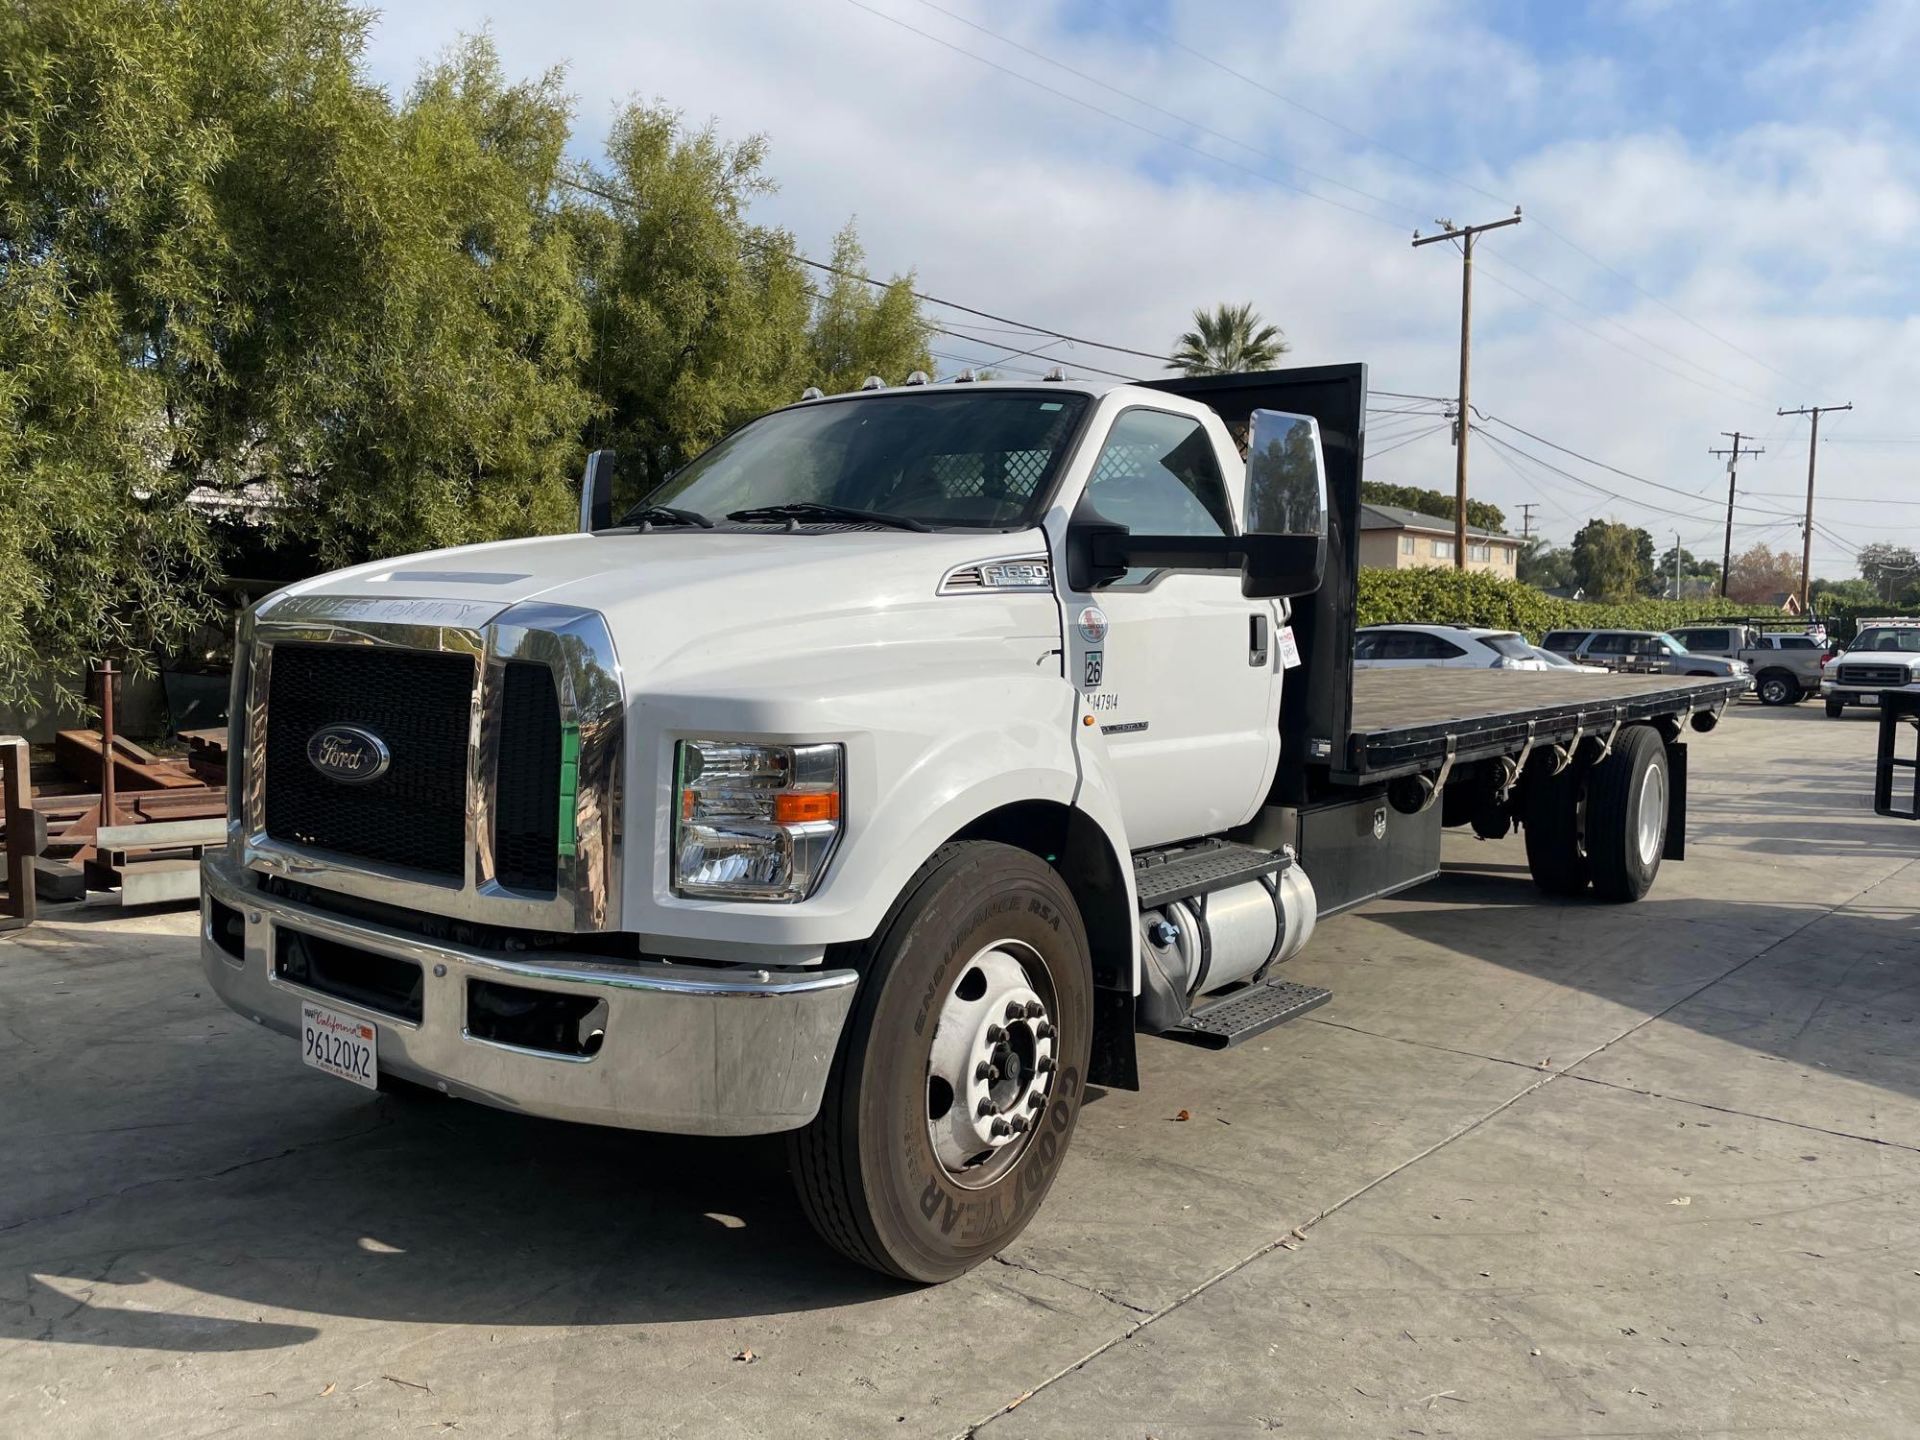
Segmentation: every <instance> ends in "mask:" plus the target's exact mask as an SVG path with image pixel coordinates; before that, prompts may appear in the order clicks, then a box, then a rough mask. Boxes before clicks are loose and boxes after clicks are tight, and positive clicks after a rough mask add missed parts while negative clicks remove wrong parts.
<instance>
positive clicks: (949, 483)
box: [203, 365, 1738, 1281]
mask: <svg viewBox="0 0 1920 1440" xmlns="http://www.w3.org/2000/svg"><path fill="white" fill-rule="evenodd" d="M915 382H918V383H915ZM915 382H910V383H909V384H907V385H905V386H901V387H896V388H886V387H882V386H880V385H879V383H878V382H877V381H876V382H870V385H869V387H868V388H866V389H864V390H862V391H860V392H857V393H854V394H849V395H840V396H833V397H814V398H809V399H807V400H805V401H804V402H802V403H800V404H797V405H794V406H791V407H789V408H787V409H784V410H780V411H777V412H775V413H773V414H770V415H766V416H763V417H761V418H760V419H757V420H754V421H752V422H751V423H749V424H747V425H745V426H743V427H742V428H740V429H738V430H736V431H735V432H733V433H732V434H731V435H729V436H727V437H726V438H725V439H724V440H722V441H721V442H720V443H719V444H717V445H716V446H715V447H714V448H713V449H712V450H710V451H708V452H707V453H706V454H705V455H703V456H701V457H699V458H698V459H696V460H694V461H693V462H692V463H691V464H689V465H688V466H686V467H685V468H684V469H682V470H681V471H679V473H678V474H676V475H674V476H673V477H672V478H671V479H669V480H668V481H667V482H666V483H665V484H664V485H662V486H661V487H660V488H659V489H658V490H657V491H656V492H655V493H653V494H652V495H650V496H648V497H646V500H645V502H644V503H643V504H641V505H639V506H637V507H635V508H634V509H632V510H631V511H629V512H628V513H627V514H625V515H624V516H622V517H619V518H618V520H617V521H616V517H615V516H614V515H613V513H612V510H611V505H610V502H609V499H608V496H609V494H610V457H608V456H606V455H605V454H604V453H601V454H599V455H596V456H595V457H594V459H593V460H592V461H591V462H590V463H589V466H588V474H587V477H586V480H585V482H584V484H583V494H582V531H583V533H580V534H575V535H566V536H552V537H546V538H537V539H528V540H518V541H508V542H501V543H497V544H489V545H480V546H474V547H470V548H467V549H462V550H457V551H449V552H444V553H438V554H429V555H415V556H409V557H406V558H402V559H398V560H384V561H379V562H377V563H374V564H369V565H363V566H359V567H357V568H354V569H351V570H344V571H340V572H338V573H335V574H329V575H323V576H321V577H319V578H317V579H314V580H311V581H307V582H305V583H302V584H299V585H295V586H292V587H290V588H289V589H287V590H284V591H281V592H280V593H278V594H276V595H273V596H271V597H269V598H268V599H266V600H265V601H263V602H262V603H261V604H260V605H259V606H258V607H257V608H256V609H255V610H254V611H253V612H252V613H251V614H250V615H248V616H247V617H246V619H245V621H244V623H243V626H242V632H241V635H240V637H239V644H238V646H237V655H238V662H237V664H236V670H235V680H234V704H233V722H232V736H231V766H232V771H231V792H230V793H231V795H232V811H231V816H230V824H229V842H228V844H227V846H226V847H225V849H224V851H223V852H222V853H219V854H216V855H211V856H209V858H208V859H207V861H206V863H205V867H204V887H203V888H204V897H203V922H204V951H205V956H206V967H207V970H208V973H209V975H210V976H211V979H212V983H213V985H214V987H215V989H216V990H217V991H218V993H219V994H220V995H221V996H222V997H223V998H224V999H225V1000H226V1002H227V1003H228V1004H229V1005H231V1006H232V1007H233V1008H234V1009H235V1010H237V1011H238V1012H240V1013H241V1014H243V1015H246V1016H250V1017H251V1018H253V1019H254V1020H256V1021H257V1022H259V1023H260V1024H262V1025H265V1026H267V1027H270V1028H272V1029H275V1030H278V1031H282V1032H284V1033H286V1034H288V1035H290V1036H293V1037H296V1038H297V1040H298V1042H299V1046H300V1052H301V1056H302V1058H303V1059H304V1060H305V1061H306V1063H308V1064H309V1065H312V1066H315V1067H317V1068H320V1069H322V1070H326V1071H329V1072H331V1073H333V1074H335V1075H337V1076H340V1077H341V1078H343V1079H345V1080H350V1081H353V1082H355V1083H358V1084H361V1085H365V1086H369V1087H372V1086H376V1085H378V1086H389V1085H393V1084H395V1083H396V1082H397V1083H399V1084H402V1085H412V1086H415V1087H428V1088H431V1089H437V1090H439V1091H443V1092H445V1093H447V1094H449V1095H453V1096H459V1097H464V1098H467V1099H472V1100H478V1101H482V1102H485V1103H487V1104H491V1105H496V1106H501V1107H505V1108H508V1109H512V1110H517V1111H521V1112H525V1113H528V1114H534V1115H542V1116H551V1117H557V1118H560V1119H566V1120H575V1121H587V1122H593V1123H599V1124H606V1125H618V1126H627V1127H631V1128H635V1129H643V1130H644V1129H651V1130H665V1131H683V1132H698V1133H706V1134H751V1133H767V1132H777V1131H788V1132H791V1136H792V1139H791V1158H792V1167H793V1173H794V1178H795V1182H796V1185H797V1188H798V1190H799V1192H800V1195H801V1197H802V1200H803V1203H804V1204H805V1207H806V1209H807V1211H808V1213H809V1214H810V1216H811V1218H812V1219H813V1221H814V1223H815V1225H816V1226H817V1228H818V1229H819V1231H820V1233H821V1234H822V1235H823V1236H824V1237H825V1238H826V1239H827V1240H828V1241H829V1242H830V1243H832V1244H833V1245H835V1246H837V1247H838V1248H839V1249H840V1250H842V1251H843V1252H845V1253H846V1254H847V1255H849V1256H851V1257H853V1258H854V1259H856V1260H858V1261H860V1262H862V1263H865V1264H867V1265H870V1266H873V1267H874V1268H876V1269H879V1270H882V1271H885V1272H888V1273H891V1274H894V1275H899V1276H903V1277H907V1278H910V1279H915V1280H921V1281H933V1280H940V1279H944V1278H947V1277H951V1276H953V1275H957V1274H959V1273H961V1272H962V1271H964V1270H965V1269H967V1268H968V1267H969V1266H971V1265H974V1264H976V1263H978V1262H979V1261H981V1260H982V1259H984V1258H986V1257H987V1256H989V1255H992V1254H993V1253H995V1252H996V1251H998V1250H1000V1249H1001V1248H1002V1247H1003V1246H1005V1245H1006V1244H1007V1243H1008V1241H1009V1240H1011V1239H1012V1238H1013V1237H1014V1236H1015V1235H1016V1234H1018V1233H1019V1231H1020V1230H1021V1228H1022V1227H1023V1226H1024V1225H1025V1224H1026V1223H1027V1221H1028V1219H1029V1218H1030V1217H1031V1216H1032V1215H1033V1213H1034V1210H1035V1208H1036V1207H1037V1206H1038V1205H1039V1203H1040V1201H1041V1199H1042V1197H1043V1196H1044V1195H1045V1193H1046V1191H1047V1189H1048V1186H1049V1185H1050V1184H1051V1183H1052V1181H1053V1179H1054V1176H1055V1175H1056V1173H1057V1172H1058V1169H1059V1166H1060V1164H1061V1161H1062V1158H1063V1156H1064V1155H1065V1153H1066V1150H1067V1147H1068V1143H1069V1141H1070V1140H1071V1138H1072V1136H1073V1132H1074V1127H1075V1122H1076V1120H1077V1118H1078V1116H1079V1111H1080V1107H1081V1104H1082V1102H1083V1100H1084V1099H1085V1098H1086V1095H1087V1090H1088V1086H1089V1085H1095V1084H1100V1085H1110V1086H1112V1085H1117V1086H1124V1087H1132V1086H1134V1085H1135V1084H1136V1083H1137V1081H1136V1075H1135V1064H1134V1056H1135V1050H1134V1047H1135V1035H1136V1032H1141V1031H1144V1032H1148V1033H1154V1034H1162V1035H1168V1036H1172V1037H1175V1038H1181V1039H1186V1040H1189V1041H1193V1042H1196V1043H1201V1044H1208V1045H1215V1046H1224V1045H1228V1044H1231V1043H1233V1042H1234V1041H1236V1040H1238V1039H1243V1038H1245V1037H1246V1036H1248V1035H1251V1034H1256V1033H1259V1032H1261V1031H1262V1030H1264V1029H1266V1028H1268V1027H1270V1026H1271V1025H1273V1024H1275V1023H1277V1022H1278V1021H1280V1020H1283V1019H1286V1018H1288V1017H1290V1016H1292V1015H1295V1014H1298V1013H1300V1012H1301V1011H1303V1010H1305V1009H1308V1008H1311V1007H1312V1006H1313V1005H1314V1004H1317V1003H1319V1002H1320V1001H1321V1000H1324V999H1325V998H1326V992H1325V991H1323V990H1315V989H1311V988H1310V987H1305V986H1300V985H1294V984H1289V983H1287V982H1285V981H1283V980H1281V979H1280V978H1279V977H1278V976H1277V975H1276V973H1275V970H1276V967H1278V966H1280V965H1281V964H1282V963H1283V962H1284V961H1285V960H1287V959H1288V958H1289V957H1290V956H1292V955H1293V954H1294V953H1295V952H1296V951H1297V950H1298V949H1299V948H1300V947H1301V946H1302V945H1303V944H1304V943H1306V940H1307V938H1308V936H1309V935H1310V934H1311V933H1312V930H1313V927H1314V922H1315V918H1316V915H1320V916H1324V915H1326V914H1328V913H1330V912H1332V911H1336V910H1340V909H1344V908H1346V907H1348V906H1351V905H1355V904H1358V903H1360V902H1361V901H1363V900H1366V899H1368V898H1370V897H1372V896H1375V895H1380V894H1385V893H1388V892H1390V891H1392V890H1395V889H1399V888H1402V887H1404V886H1406V885H1410V884H1413V883H1416V882H1418V881H1420V880H1422V879H1425V878H1427V877H1429V876H1431V875H1433V874H1435V873H1436V872H1437V870H1438V868H1439V841H1440V827H1441V825H1442V824H1443V823H1445V824H1468V823H1471V824H1472V825H1473V826H1474V827H1475V828H1476V829H1477V830H1479V831H1480V833H1482V834H1504V833H1506V832H1507V830H1508V829H1509V828H1510V827H1511V826H1512V825H1513V824H1515V823H1520V824H1522V825H1523V826H1524V828H1525V832H1526V842H1527V853H1528V857H1529V860H1530V863H1531V865H1532V869H1533V873H1534V877H1535V879H1536V881H1537V882H1538V883H1539V884H1540V886H1541V887H1542V888H1543V889H1545V890H1547V891H1548V892H1550V893H1552V894H1555V895H1578V894H1582V893H1588V892H1590V893H1592V894H1595V895H1597V896H1599V897H1600V898H1603V899H1613V900H1630V899H1635V898H1638V896H1639V895H1641V894H1642V893H1644V892H1645V890H1646V888H1647V886H1648V885H1649V884H1651V883H1652V880H1653V877H1654V873H1655V871H1656V870H1657V869H1658V868H1659V865H1660V861H1661V859H1662V857H1663V856H1666V857H1668V858H1680V855H1681V853H1682V848H1683V845H1684V823H1685V822H1684V815H1685V778H1686V768H1685V763H1684V762H1685V758H1686V747H1685V745H1684V744H1682V743H1681V734H1682V730H1683V727H1684V726H1685V725H1686V724H1687V722H1688V721H1689V720H1691V722H1692V725H1693V727H1694V728H1695V729H1698V730H1706V729H1710V728H1711V727H1712V725H1713V723H1714V722H1715V721H1716V720H1717V718H1718V716H1719V713H1720V710H1721V709H1722V708H1723V707H1724V706H1725V704H1726V703H1727V701H1728V699H1729V698H1730V697H1731V695H1732V694H1733V693H1734V692H1735V690H1736V689H1737V688H1738V687H1736V686H1733V685H1731V684H1729V683H1728V682H1725V681H1716V680H1697V679H1681V678H1676V677H1664V676H1655V677H1644V676H1593V675H1588V674H1575V673H1570V672H1569V673H1554V672H1543V673H1516V672H1493V671H1490V672H1486V673H1479V672H1475V673H1471V674H1468V673H1461V672H1451V671H1418V672H1407V671H1401V672H1372V673H1370V674H1368V675H1364V676H1361V677H1358V680H1359V682H1360V683H1359V684H1358V686H1357V687H1356V683H1355V681H1356V677H1355V676H1354V675H1353V674H1352V670H1351V660H1352V633H1353V607H1354V566H1355V555H1356V546H1357V540H1358V526H1357V523H1356V522H1357V510H1358V495H1359V480H1360V463H1359V456H1360V453H1361V448H1362V440H1363V437H1362V433H1361V416H1362V413H1363V407H1364V397H1365V390H1366V373H1365V369H1364V367H1362V366H1357V365H1356V366H1328V367H1318V368H1314V369H1305V370H1295V371H1281V372H1273V373H1270V374H1265V375H1254V376H1227V377H1217V378H1213V379H1209V380H1203V381H1169V382H1163V383H1158V384H1155V385H1152V386H1145V385H1118V386H1097V385H1086V384H1077V383H1065V382H1051V383H1034V384H1010V383H993V384H984V383H950V384H943V385H938V386H935V385H931V384H928V383H925V381H924V377H915ZM1237 440H1238V443H1236V442H1237ZM1243 445H1245V446H1248V447H1249V448H1248V449H1247V450H1246V451H1245V453H1246V454H1247V455H1248V457H1249V458H1248V459H1246V460H1244V461H1243V459H1242V453H1243V451H1242V448H1241V447H1242V446H1243ZM1309 875H1311V877H1312V878H1311V880H1309V878H1308V877H1309Z"/></svg>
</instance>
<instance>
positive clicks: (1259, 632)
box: [1247, 615, 1267, 666]
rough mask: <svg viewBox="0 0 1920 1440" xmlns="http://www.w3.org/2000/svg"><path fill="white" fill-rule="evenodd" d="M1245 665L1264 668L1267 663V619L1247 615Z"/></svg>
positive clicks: (1260, 616) (1262, 616) (1261, 616)
mask: <svg viewBox="0 0 1920 1440" xmlns="http://www.w3.org/2000/svg"><path fill="white" fill-rule="evenodd" d="M1247 620H1248V622H1249V623H1248V625H1247V664H1249V665H1253V666H1264V665H1265V664H1266V663H1267V617H1266V616H1264V615H1249V616H1248V617H1247Z"/></svg>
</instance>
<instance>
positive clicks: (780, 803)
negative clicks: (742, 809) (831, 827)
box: [773, 791, 840, 825]
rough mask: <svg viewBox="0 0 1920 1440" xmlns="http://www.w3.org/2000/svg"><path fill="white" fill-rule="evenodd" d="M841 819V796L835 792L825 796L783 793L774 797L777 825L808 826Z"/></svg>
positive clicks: (829, 792)
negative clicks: (822, 821) (820, 821)
mask: <svg viewBox="0 0 1920 1440" xmlns="http://www.w3.org/2000/svg"><path fill="white" fill-rule="evenodd" d="M839 818H840V796H839V795H838V794H837V793H836V792H834V791H827V792H825V793H824V794H822V793H818V792H815V793H811V794H809V793H807V792H805V791H802V792H800V793H798V794H796V793H794V792H792V791H781V792H778V793H776V794H775V795H774V797H773V820H774V823H775V824H776V825H806V824H809V823H812V822H814V821H819V820H838V819H839Z"/></svg>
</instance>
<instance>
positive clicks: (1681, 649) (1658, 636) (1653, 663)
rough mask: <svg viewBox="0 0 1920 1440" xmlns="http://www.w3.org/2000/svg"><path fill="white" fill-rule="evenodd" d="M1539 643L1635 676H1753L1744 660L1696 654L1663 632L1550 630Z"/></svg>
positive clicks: (1549, 648)
mask: <svg viewBox="0 0 1920 1440" xmlns="http://www.w3.org/2000/svg"><path fill="white" fill-rule="evenodd" d="M1540 643H1541V645H1542V646H1543V647H1545V648H1546V649H1548V650H1553V651H1556V652H1558V653H1559V654H1562V655H1565V656H1566V657H1567V658H1568V659H1570V660H1579V661H1583V662H1585V663H1588V664H1593V665H1604V666H1606V668H1607V669H1609V670H1624V671H1626V672H1628V673H1630V674H1636V675H1710V676H1716V677H1719V678H1732V679H1743V680H1744V679H1747V678H1749V677H1750V676H1751V675H1752V673H1753V672H1752V670H1751V669H1750V668H1749V667H1748V665H1747V663H1746V661H1744V660H1729V659H1727V658H1726V657H1724V656H1721V655H1695V654H1693V653H1692V652H1691V651H1689V650H1688V649H1687V647H1686V646H1685V645H1682V644H1681V643H1680V642H1679V641H1678V640H1676V639H1674V637H1673V636H1671V635H1669V634H1667V633H1666V632H1665V631H1664V630H1549V631H1548V632H1547V634H1546V637H1545V638H1544V639H1543V640H1541V642H1540Z"/></svg>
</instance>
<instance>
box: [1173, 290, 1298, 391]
mask: <svg viewBox="0 0 1920 1440" xmlns="http://www.w3.org/2000/svg"><path fill="white" fill-rule="evenodd" d="M1193 324H1194V328H1193V329H1191V330H1189V331H1187V332H1186V333H1185V334H1184V335H1182V336H1181V337H1180V338H1179V339H1178V340H1177V341H1175V342H1174V352H1173V357H1172V359H1171V360H1169V361H1168V363H1167V368H1168V369H1170V370H1178V371H1180V372H1181V373H1182V374H1184V375H1232V374H1238V373H1242V372H1244V371H1249V370H1266V369H1270V368H1272V365H1273V362H1274V361H1276V360H1278V359H1279V358H1280V357H1281V356H1282V355H1284V354H1286V353H1287V351H1289V350H1291V349H1292V348H1293V347H1292V346H1291V345H1289V344H1288V343H1287V341H1286V338H1285V337H1284V336H1283V335H1282V334H1281V333H1280V327H1279V326H1277V325H1269V324H1267V323H1266V321H1264V320H1263V319H1261V317H1260V316H1259V315H1257V314H1255V313H1254V309H1253V306H1252V305H1251V304H1245V305H1216V306H1214V307H1213V309H1212V310H1210V311H1209V310H1196V311H1194V312H1193Z"/></svg>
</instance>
